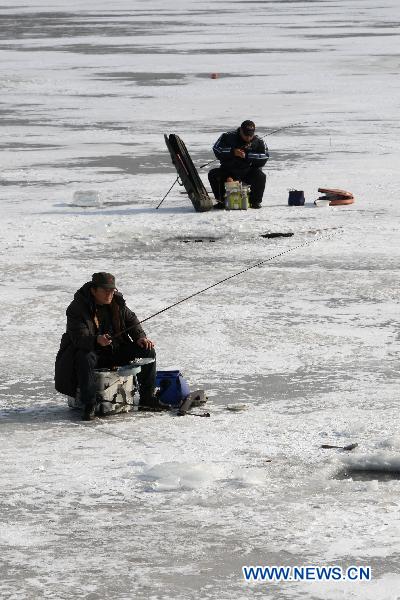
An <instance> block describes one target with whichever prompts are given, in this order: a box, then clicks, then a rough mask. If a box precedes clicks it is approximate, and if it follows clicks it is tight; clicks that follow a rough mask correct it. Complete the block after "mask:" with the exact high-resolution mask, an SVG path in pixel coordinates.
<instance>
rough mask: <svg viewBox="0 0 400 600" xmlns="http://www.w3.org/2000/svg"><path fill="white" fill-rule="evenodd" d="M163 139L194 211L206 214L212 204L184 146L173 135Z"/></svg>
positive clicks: (179, 139) (165, 136)
mask: <svg viewBox="0 0 400 600" xmlns="http://www.w3.org/2000/svg"><path fill="white" fill-rule="evenodd" d="M164 139H165V143H166V145H167V148H168V150H169V153H170V155H171V158H172V163H173V165H174V167H175V169H176V171H177V173H178V178H179V179H180V184H181V185H183V186H184V187H185V190H186V192H187V195H188V196H189V198H190V200H191V202H192V204H193V206H194V209H195V211H196V212H206V211H208V210H211V209H212V207H213V202H212V200H211V198H210V196H209V195H208V192H207V190H206V188H205V187H204V185H203V182H202V180H201V179H200V175H199V174H198V172H197V169H196V167H195V166H194V164H193V161H192V159H191V158H190V154H189V152H188V150H187V148H186V146H185V144H184V143H183V141H182V140H181V138H180V137H179V136H178V135H175V134H174V133H170V134H169V135H164ZM179 179H178V181H179Z"/></svg>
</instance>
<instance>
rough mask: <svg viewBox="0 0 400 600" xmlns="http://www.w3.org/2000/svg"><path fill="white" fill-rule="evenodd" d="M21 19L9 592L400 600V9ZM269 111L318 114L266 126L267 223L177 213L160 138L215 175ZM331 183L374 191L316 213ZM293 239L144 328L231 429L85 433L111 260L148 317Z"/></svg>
mask: <svg viewBox="0 0 400 600" xmlns="http://www.w3.org/2000/svg"><path fill="white" fill-rule="evenodd" d="M0 24H1V27H0V60H1V65H2V68H1V71H0V91H1V98H0V116H1V120H0V125H1V137H0V145H1V150H2V152H1V172H0V186H1V198H0V202H1V205H0V206H1V209H2V212H1V221H0V235H1V254H0V261H1V277H2V285H1V287H0V302H1V307H2V311H1V315H2V318H1V319H0V334H1V339H2V342H3V343H2V348H1V351H0V352H1V355H0V361H1V362H0V364H1V375H2V377H1V382H0V440H1V448H2V468H1V470H0V499H1V511H0V512H1V514H0V548H1V554H0V556H1V558H0V574H1V578H0V596H1V598H5V599H9V600H26V599H29V600H30V599H36V598H45V599H51V600H53V599H55V600H71V599H75V598H82V599H85V600H104V599H110V600H111V599H113V600H133V599H138V600H147V599H149V600H161V599H171V600H172V599H174V600H198V599H201V600H203V599H204V600H206V599H207V600H208V599H210V600H211V599H212V600H228V599H229V600H230V599H232V600H247V599H251V598H263V599H267V600H292V599H296V600H297V599H300V598H301V599H303V598H307V599H310V600H339V599H345V600H352V599H360V600H399V598H400V572H399V560H400V546H399V535H400V517H399V507H400V502H399V492H400V481H399V472H400V434H399V427H398V412H399V403H398V398H399V392H400V379H399V350H400V338H399V303H398V296H399V264H400V242H399V217H400V204H399V189H400V177H399V174H398V173H399V171H398V164H399V148H400V143H399V133H400V126H399V120H398V115H399V97H400V96H399V91H400V79H399V66H400V54H399V32H400V6H399V4H398V3H397V2H396V1H395V0H382V1H381V2H380V3H378V5H377V3H376V2H372V0H346V1H344V0H331V1H330V0H314V1H298V0H293V1H291V0H285V1H282V0H279V1H273V0H271V1H256V0H255V1H253V0H248V1H245V0H232V1H230V2H228V1H220V0H214V1H213V2H211V1H196V2H195V1H194V0H187V1H183V0H177V1H176V2H174V3H166V2H162V1H161V0H159V1H151V0H149V1H148V2H143V1H140V0H129V1H128V0H116V1H114V2H113V3H112V4H111V3H109V2H105V1H104V0H97V1H96V2H94V1H82V0H81V1H80V2H77V1H76V0H72V1H71V2H69V3H68V4H66V3H62V2H60V1H58V0H53V1H50V0H47V1H45V0H21V1H20V2H18V3H17V4H16V6H12V5H11V3H9V4H7V3H6V2H5V1H4V0H3V1H2V2H1V5H0ZM212 73H218V77H217V78H216V79H212V78H211V74H212ZM247 118H250V119H253V120H254V121H255V122H256V125H257V129H258V133H259V134H260V135H264V134H265V133H268V131H272V130H274V129H277V128H280V127H283V126H286V125H295V126H293V127H291V128H288V129H286V130H284V131H281V132H279V133H277V134H276V135H273V136H272V135H271V137H269V138H267V142H268V145H269V148H270V155H271V158H270V161H269V163H268V164H267V167H266V172H267V189H266V193H265V198H264V207H263V209H262V210H260V211H247V212H240V213H239V212H235V211H231V212H223V213H222V214H221V211H214V212H212V213H202V214H199V213H195V212H194V211H193V209H192V206H191V204H190V202H189V200H188V199H187V198H186V197H185V196H184V195H182V194H180V193H179V189H177V188H174V190H173V192H172V193H171V194H170V196H169V197H168V198H167V199H166V201H165V202H164V204H163V205H162V207H161V208H160V209H159V210H158V211H155V206H157V204H158V202H159V201H160V199H161V198H162V197H163V195H164V194H165V193H166V191H167V190H168V188H169V187H170V185H171V184H172V183H173V181H174V179H175V177H176V174H175V171H174V169H173V166H172V164H171V162H170V159H169V155H168V153H167V150H166V147H165V145H164V140H163V134H164V133H171V132H173V133H177V134H179V135H180V136H181V137H182V138H183V140H184V141H185V142H186V144H187V146H188V148H189V150H190V151H191V154H192V157H193V159H194V161H195V163H196V164H197V165H200V164H202V163H203V162H206V161H207V160H212V158H213V155H212V152H211V147H212V145H213V143H214V141H215V140H216V139H217V137H218V136H219V135H220V133H221V132H223V131H225V130H227V129H231V128H234V127H237V126H238V125H239V124H240V122H241V121H242V120H244V119H247ZM201 174H202V177H203V181H204V182H205V183H206V182H207V175H206V169H203V170H202V171H201ZM318 187H338V188H342V189H347V190H350V191H351V192H353V193H354V195H355V197H356V202H355V204H353V205H352V206H349V207H337V208H330V207H328V208H316V207H315V206H314V205H313V201H314V199H315V198H317V197H318V195H319V193H318V191H317V190H318ZM290 188H297V189H303V190H304V191H305V195H306V205H305V206H304V207H294V208H289V207H288V206H287V196H288V189H290ZM85 190H96V191H97V192H98V194H99V197H100V199H101V204H100V205H99V206H97V207H89V208H82V207H78V206H75V205H73V203H72V200H73V194H74V192H75V191H85ZM268 232H292V233H293V234H294V235H293V236H292V237H290V238H289V237H287V238H286V237H282V238H275V239H268V238H264V237H262V235H263V234H265V233H268ZM199 239H202V240H203V241H202V242H195V240H199ZM290 249H293V251H291V252H289V253H287V254H284V255H283V256H281V257H279V258H276V259H274V260H271V261H270V262H268V263H266V264H265V265H264V266H263V267H261V268H257V269H253V270H251V271H249V272H248V273H245V274H243V275H241V276H240V277H237V278H235V279H232V280H230V281H228V282H226V284H224V285H221V286H217V287H215V288H213V289H212V290H210V291H209V292H206V293H205V294H202V295H200V296H198V297H196V298H194V299H193V300H191V301H188V302H187V303H183V304H181V305H179V306H178V307H176V308H173V309H171V310H170V311H168V312H166V313H163V314H162V315H160V316H159V317H156V318H154V319H152V320H150V321H149V322H148V323H146V332H147V333H148V335H149V337H150V338H152V339H154V340H155V342H156V344H157V351H158V364H159V367H160V368H162V369H173V368H179V369H180V370H181V371H182V372H183V374H184V375H185V377H186V378H187V379H188V380H189V382H190V384H191V387H192V388H193V389H197V388H200V387H205V388H206V389H207V393H208V395H209V398H210V400H209V411H210V413H211V418H209V419H201V418H196V417H194V416H193V417H185V418H176V417H174V416H172V415H170V414H162V415H157V414H145V413H141V414H139V415H136V416H123V417H120V418H118V417H116V418H113V419H111V418H110V419H107V420H103V421H101V420H97V421H96V422H94V423H90V424H83V423H81V421H80V420H79V418H78V417H77V416H76V415H75V414H73V413H71V412H70V411H69V410H68V408H67V406H66V401H65V398H63V397H62V396H60V395H58V394H57V393H56V392H55V391H54V387H53V363H54V358H55V354H56V352H57V349H58V344H59V339H60V336H61V334H62V332H63V330H64V327H65V308H66V306H67V305H68V304H69V302H70V300H71V299H72V296H73V294H74V292H75V290H76V289H78V288H79V287H80V286H81V285H82V284H83V283H84V282H85V281H88V280H89V279H90V277H91V274H92V273H93V272H95V271H100V270H106V271H111V272H113V273H115V275H116V278H117V284H118V287H119V288H120V289H121V291H122V292H123V293H124V296H125V297H126V299H127V301H128V305H129V306H130V307H131V308H132V309H134V310H135V312H136V313H137V314H138V316H139V317H141V318H145V317H147V316H148V315H150V314H152V313H154V312H156V311H158V310H160V309H161V308H163V307H164V306H167V305H169V304H172V303H173V302H176V301H177V300H179V299H181V298H183V297H185V296H187V295H189V294H191V293H193V292H194V291H195V290H197V289H201V288H204V287H206V286H208V285H211V284H212V283H214V282H216V281H218V280H219V279H222V278H224V277H227V276H229V275H231V274H233V273H235V272H236V271H239V270H241V269H244V268H246V267H248V266H250V265H252V264H254V263H257V262H259V261H262V260H265V259H267V258H269V257H274V256H275V255H278V254H280V253H282V252H283V251H285V250H290ZM236 403H238V404H245V410H243V411H241V412H232V411H228V410H227V409H226V406H227V405H231V404H236ZM352 442H357V443H358V447H357V448H356V449H355V450H353V451H352V452H351V453H348V454H346V453H343V452H340V451H337V450H334V449H331V450H322V449H320V446H321V445H322V444H333V445H338V446H343V445H347V444H350V443H352ZM360 469H361V470H362V469H364V471H360ZM243 565H288V566H295V565H319V566H323V565H327V566H334V565H338V566H341V567H342V568H343V569H344V570H345V569H346V568H347V567H349V566H351V565H356V566H370V567H371V569H372V574H373V575H372V580H371V581H364V582H353V583H352V582H349V581H325V582H323V581H296V582H295V581H292V582H290V581H287V582H280V583H279V582H270V583H268V582H258V583H254V582H253V583H248V582H245V580H244V578H243V574H242V566H243Z"/></svg>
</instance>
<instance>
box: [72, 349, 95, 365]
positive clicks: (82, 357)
mask: <svg viewBox="0 0 400 600" xmlns="http://www.w3.org/2000/svg"><path fill="white" fill-rule="evenodd" d="M97 359H98V357H97V354H96V352H85V350H78V351H77V353H76V355H75V364H76V365H77V366H78V367H80V368H85V367H87V368H89V369H90V368H92V369H94V368H95V366H96V364H97Z"/></svg>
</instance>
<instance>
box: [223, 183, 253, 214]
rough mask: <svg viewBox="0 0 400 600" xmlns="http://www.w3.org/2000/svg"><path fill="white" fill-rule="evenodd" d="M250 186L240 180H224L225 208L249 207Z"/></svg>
mask: <svg viewBox="0 0 400 600" xmlns="http://www.w3.org/2000/svg"><path fill="white" fill-rule="evenodd" d="M249 194H250V186H249V185H245V184H243V183H242V182H241V181H226V182H225V209H226V210H247V209H248V208H249Z"/></svg>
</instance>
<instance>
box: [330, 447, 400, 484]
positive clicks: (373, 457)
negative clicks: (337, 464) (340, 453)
mask: <svg viewBox="0 0 400 600" xmlns="http://www.w3.org/2000/svg"><path fill="white" fill-rule="evenodd" d="M341 463H342V468H341V469H340V470H339V472H338V473H337V474H336V479H357V480H378V481H387V480H391V479H400V454H395V453H393V452H387V451H384V450H382V451H378V452H376V453H373V454H363V455H354V456H346V457H343V458H342V460H341Z"/></svg>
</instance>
